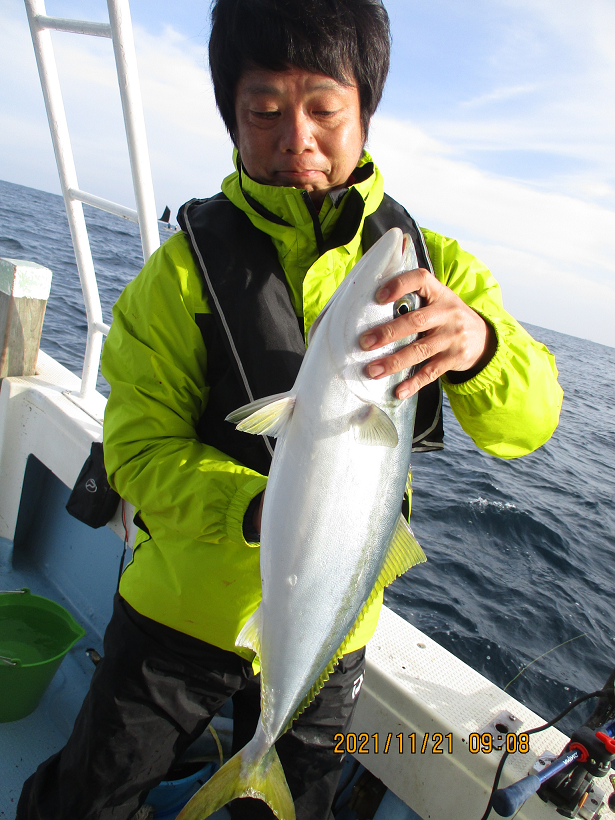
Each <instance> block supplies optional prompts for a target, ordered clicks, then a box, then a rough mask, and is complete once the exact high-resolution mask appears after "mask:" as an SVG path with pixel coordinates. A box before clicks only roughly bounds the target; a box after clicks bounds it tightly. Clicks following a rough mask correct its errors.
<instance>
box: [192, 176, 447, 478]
mask: <svg viewBox="0 0 615 820" xmlns="http://www.w3.org/2000/svg"><path fill="white" fill-rule="evenodd" d="M252 204H253V203H252ZM257 205H258V208H259V210H260V212H261V213H262V215H263V216H266V217H267V218H269V219H271V220H272V221H276V222H278V223H282V224H287V223H285V222H284V221H283V220H282V219H281V218H280V217H278V216H276V215H275V214H271V213H270V212H269V211H266V209H264V208H263V207H262V206H260V205H259V204H258V203H257ZM363 208H364V202H363V199H362V197H361V196H360V194H359V193H358V192H357V191H356V190H355V189H351V190H350V191H349V192H348V194H347V195H346V201H345V202H344V211H343V213H342V214H341V215H340V218H339V220H338V222H337V223H336V226H335V229H334V231H333V235H332V236H331V237H329V239H328V240H327V242H326V244H323V245H322V247H321V248H320V250H321V253H324V252H326V251H327V250H329V249H332V248H335V247H339V246H341V245H344V244H346V243H347V242H349V241H350V240H351V239H352V237H353V236H354V235H355V234H356V232H357V230H358V228H359V226H360V224H361V219H362V217H363ZM177 221H178V222H179V225H180V226H181V228H182V230H183V231H184V233H185V234H186V236H187V238H188V241H189V243H190V247H191V248H192V253H193V255H194V258H195V261H196V263H197V267H198V268H199V270H200V271H201V273H202V275H203V278H204V282H205V288H206V292H207V295H208V299H209V306H210V308H211V311H212V313H211V314H197V316H196V317H195V319H196V322H197V324H198V326H199V328H200V330H201V333H202V334H203V340H204V342H205V347H206V349H207V383H208V385H209V386H210V387H209V396H208V401H207V407H206V409H205V412H204V413H203V416H202V417H201V419H200V421H199V424H198V426H197V433H198V435H199V437H200V439H201V440H202V441H203V442H204V443H205V444H210V445H212V446H213V447H216V448H217V449H218V450H220V451H222V452H223V453H226V454H227V455H229V456H231V457H233V458H235V459H237V461H239V462H240V463H241V464H245V465H246V466H247V467H250V468H251V469H253V470H256V471H257V472H259V473H262V474H263V475H267V474H268V473H269V467H270V464H271V456H272V455H273V447H274V446H275V439H269V438H267V437H265V436H252V435H249V434H248V433H240V432H238V431H237V430H236V429H235V427H234V425H232V424H230V423H229V422H226V421H225V420H224V419H225V417H226V416H227V415H228V414H229V413H230V412H231V411H233V410H236V409H237V408H238V407H241V406H242V405H244V404H247V403H248V402H251V401H254V400H255V399H260V398H264V397H265V396H270V395H273V394H275V393H284V392H286V391H287V390H290V389H291V388H292V386H293V384H294V382H295V379H296V377H297V374H298V372H299V368H300V366H301V361H302V359H303V356H304V355H305V342H304V336H303V327H302V325H303V320H302V319H298V318H297V316H296V314H295V311H294V309H293V306H292V303H291V299H290V296H289V293H288V287H287V283H286V276H285V275H284V271H283V270H282V266H281V265H280V263H279V261H278V255H277V251H276V249H275V246H274V244H273V242H272V240H271V239H270V237H269V236H268V235H267V234H265V233H263V232H262V231H259V230H258V229H257V228H255V227H254V225H253V224H252V223H251V222H250V220H249V218H248V217H247V215H246V214H245V213H244V212H243V211H241V210H240V209H239V208H236V207H235V206H234V205H233V204H232V203H231V202H230V200H229V199H228V198H227V197H226V196H225V195H224V194H221V193H220V194H217V195H216V196H214V197H212V198H211V199H201V200H197V199H193V200H191V201H190V202H187V203H186V204H185V205H183V206H182V208H181V209H180V211H179V213H178V215H177ZM393 227H398V228H401V229H402V231H404V233H409V234H410V236H411V237H412V239H413V241H414V245H415V248H416V252H417V256H418V261H419V265H420V266H421V267H424V268H427V269H428V270H431V271H432V272H433V268H432V266H431V260H430V259H429V255H428V253H427V247H426V246H425V242H424V239H423V235H422V234H421V232H420V230H419V228H418V226H417V225H416V223H415V221H414V220H413V219H412V217H411V216H410V215H409V214H408V213H407V212H406V211H405V209H404V208H402V206H401V205H399V204H398V203H397V202H395V200H393V199H391V198H390V197H388V196H386V195H385V197H384V199H383V201H382V203H381V205H380V207H379V208H378V209H377V210H376V212H375V213H374V214H372V215H371V216H368V217H367V218H366V219H365V222H364V226H363V236H362V243H363V250H364V251H367V250H368V249H369V248H370V247H371V246H372V245H373V244H374V243H375V242H376V241H377V240H378V239H379V238H380V237H381V236H382V235H383V234H384V233H386V231H388V230H389V229H390V228H393ZM442 438H443V428H442V388H441V385H440V382H439V381H437V382H433V383H432V384H430V385H427V386H426V387H424V388H423V389H422V390H421V391H420V392H419V398H418V406H417V415H416V421H415V426H414V447H413V450H415V451H416V450H419V451H427V450H439V449H442V447H443V444H442Z"/></svg>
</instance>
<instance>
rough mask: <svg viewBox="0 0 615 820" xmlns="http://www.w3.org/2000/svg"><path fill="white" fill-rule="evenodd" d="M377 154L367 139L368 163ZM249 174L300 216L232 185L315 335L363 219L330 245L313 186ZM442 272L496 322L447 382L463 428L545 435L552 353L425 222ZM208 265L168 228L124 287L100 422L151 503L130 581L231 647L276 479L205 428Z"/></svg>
mask: <svg viewBox="0 0 615 820" xmlns="http://www.w3.org/2000/svg"><path fill="white" fill-rule="evenodd" d="M368 161H371V158H370V157H369V156H368V155H367V154H364V156H363V158H362V161H361V163H360V164H365V163H366V162H368ZM241 183H242V185H243V189H244V190H245V191H247V192H248V193H249V194H250V195H251V196H252V197H254V199H256V200H257V201H258V202H259V203H261V204H262V205H264V206H265V208H267V210H269V211H271V212H273V213H274V214H277V215H278V216H280V217H282V219H284V220H285V221H286V222H288V223H290V225H291V226H292V227H288V226H284V225H277V224H275V223H273V222H271V221H269V220H267V219H266V218H264V217H262V216H260V215H259V214H258V213H256V211H254V210H253V208H252V207H251V206H250V205H249V204H248V202H247V201H246V199H245V198H244V196H243V193H242V189H241V186H240V182H239V175H238V173H237V172H235V173H233V174H231V175H230V176H229V177H227V178H226V179H225V180H224V182H223V184H222V190H223V192H224V193H225V194H226V195H227V196H228V198H229V199H230V200H231V202H232V203H233V204H234V205H235V206H237V207H238V208H240V209H241V210H243V211H244V212H245V213H246V214H247V215H248V217H249V218H250V220H251V222H252V223H253V224H254V225H255V226H256V227H257V228H258V229H260V230H261V231H264V232H265V233H267V234H269V235H270V236H271V238H272V240H273V242H274V244H275V247H276V249H277V252H278V258H279V260H280V263H281V265H282V267H283V269H284V272H285V274H286V278H287V281H288V285H289V291H290V294H291V300H292V303H293V307H294V308H295V311H296V313H297V314H298V315H299V316H303V317H304V322H305V332H306V334H307V332H308V330H309V328H310V326H311V324H312V322H313V321H314V319H315V318H316V317H317V316H318V314H319V313H320V311H321V309H322V308H323V306H324V305H325V304H326V302H327V301H328V299H329V297H330V296H331V295H332V293H333V292H334V291H335V289H336V288H337V286H338V285H339V284H340V282H341V281H342V279H343V278H344V277H345V276H346V274H347V273H348V272H349V271H350V269H351V268H352V267H353V265H354V264H355V263H356V262H357V261H358V260H359V258H360V257H361V255H362V250H361V230H362V227H363V226H362V224H361V228H360V230H359V231H358V232H357V234H356V235H355V237H354V238H353V239H352V240H351V241H350V242H349V243H348V244H347V245H345V246H342V247H339V248H335V249H334V250H331V251H328V252H326V253H325V254H324V255H323V256H321V257H320V258H319V257H318V252H317V247H316V239H315V236H314V226H313V222H312V218H311V216H310V214H309V213H308V210H307V207H306V205H305V203H304V202H303V200H302V198H301V190H299V189H296V188H281V187H272V186H265V185H260V184H258V183H256V182H254V181H253V180H251V179H250V178H249V177H248V176H247V174H245V173H243V174H242V177H241ZM353 187H355V188H356V189H357V190H358V191H359V193H360V194H361V196H362V197H363V199H364V201H365V214H364V216H368V215H370V214H372V213H373V212H374V211H375V210H376V209H377V207H378V206H379V205H380V202H381V201H382V197H383V181H382V177H381V175H380V173H379V171H378V169H377V168H376V167H375V166H374V172H373V173H372V174H371V176H369V177H368V179H366V180H365V181H363V182H359V183H356V184H355V185H354V186H353ZM342 208H343V203H342V205H341V207H340V208H336V207H335V205H334V203H333V201H332V199H331V197H330V196H327V197H326V199H325V202H324V204H323V206H322V208H321V211H320V214H319V218H320V223H321V228H322V231H323V234H324V237H325V240H326V238H327V236H328V235H329V234H330V232H331V230H332V228H333V226H334V225H335V222H336V220H337V218H338V217H339V214H340V213H341V211H342ZM423 235H424V237H425V241H426V243H427V248H428V250H429V254H430V256H431V259H432V262H433V266H434V270H435V274H436V276H437V278H438V279H439V280H440V281H441V282H443V283H444V284H445V285H447V286H448V287H450V288H452V290H454V291H455V293H457V294H458V295H459V296H460V297H461V298H462V299H463V300H464V301H465V302H466V304H468V305H470V306H471V307H472V308H473V309H474V310H476V311H477V312H478V313H480V315H481V316H483V317H484V318H485V320H486V321H488V322H489V323H490V324H491V325H492V326H493V327H494V329H495V332H496V336H497V342H498V344H497V350H496V353H495V355H494V357H493V359H492V360H491V361H490V362H489V364H488V365H487V366H486V367H485V368H484V369H483V370H482V371H481V372H480V373H479V374H478V375H477V376H475V377H474V378H472V379H470V380H469V381H467V382H464V383H462V384H451V383H449V382H448V381H447V380H446V378H443V380H442V382H443V385H444V389H445V391H446V393H447V395H448V398H449V401H450V404H451V407H452V409H453V412H454V414H455V416H456V417H457V419H458V421H459V423H460V424H461V426H462V427H463V429H464V430H465V431H466V433H468V435H469V436H471V437H472V439H473V440H474V442H475V443H476V445H477V446H478V447H480V448H481V449H483V450H485V451H486V452H488V453H491V454H492V455H495V456H499V457H501V458H515V457H517V456H521V455H524V454H526V453H529V452H531V451H532V450H535V449H536V448H537V447H540V446H541V445H542V444H544V442H545V441H547V440H548V439H549V437H550V436H551V435H552V433H553V431H554V429H555V427H556V425H557V421H558V417H559V410H560V405H561V400H562V390H561V388H560V387H559V385H558V383H557V370H556V367H555V361H554V359H553V356H551V354H550V353H549V351H548V350H547V349H546V347H545V346H544V345H542V344H539V343H537V342H535V341H534V340H533V339H532V338H531V337H530V336H529V335H528V334H527V333H526V331H525V330H524V329H523V328H522V327H521V326H520V325H519V324H518V323H517V322H516V321H515V320H514V319H513V318H512V317H511V316H509V315H508V314H507V313H506V312H505V311H504V309H503V307H502V301H501V295H500V289H499V286H498V284H497V282H496V281H495V280H494V279H493V277H492V276H491V274H490V272H489V271H488V270H487V269H486V268H485V266H484V265H482V264H481V263H480V262H479V261H478V260H477V259H475V258H474V257H472V256H471V255H470V254H468V253H466V252H465V251H463V250H462V249H461V248H460V247H459V245H458V244H457V242H455V241H454V240H452V239H447V238H446V237H444V236H440V235H438V234H436V233H433V232H432V231H428V230H423ZM210 312H211V311H210V308H209V306H208V304H207V296H206V293H205V290H204V285H203V280H202V276H201V274H200V272H199V271H198V269H197V267H196V264H195V262H194V259H193V257H192V253H191V250H190V248H189V245H188V241H187V239H186V237H185V236H184V235H183V234H176V235H174V236H173V237H172V238H171V239H169V240H167V241H166V242H165V243H164V245H162V247H161V248H160V249H159V250H158V251H156V253H154V254H153V255H152V257H151V258H150V259H149V260H148V262H147V263H146V265H145V266H144V268H143V270H142V271H141V273H140V274H139V275H138V276H137V277H136V279H134V281H132V282H131V283H130V284H129V285H128V286H127V287H126V289H125V290H124V292H123V293H122V295H121V296H120V298H119V300H118V302H117V304H116V305H115V307H114V310H113V324H112V326H111V331H110V333H109V336H108V338H107V341H106V343H105V346H104V351H103V357H102V372H103V374H104V376H105V378H106V379H107V381H108V382H109V384H110V385H111V395H110V398H109V401H108V404H107V409H106V413H105V423H104V449H105V464H106V468H107V472H108V474H109V480H110V482H111V485H112V486H113V487H114V488H115V489H116V490H117V491H118V492H119V493H120V494H121V496H122V497H123V498H124V499H126V500H127V501H129V502H130V503H132V504H134V506H135V507H136V509H137V510H139V511H140V514H141V517H142V519H143V521H144V522H145V524H146V526H147V528H148V530H149V532H150V534H151V537H148V536H147V535H146V534H145V533H143V532H140V533H139V536H138V538H137V542H136V548H135V552H134V558H133V560H132V562H131V563H130V564H129V566H128V567H127V569H126V570H125V572H124V574H123V576H122V580H121V584H120V593H121V595H122V596H123V597H124V598H125V599H126V600H127V601H128V602H129V603H130V604H131V605H132V606H133V607H134V608H135V609H136V610H137V611H138V612H140V613H141V614H143V615H145V616H147V617H149V618H152V619H153V620H155V621H158V622H160V623H163V624H166V625H167V626H170V627H172V628H173V629H177V630H179V631H180V632H184V633H187V634H189V635H193V636H194V637H196V638H199V639H201V640H204V641H207V642H208V643H210V644H214V645H216V646H219V647H222V648H223V649H226V650H230V651H234V652H237V653H238V654H240V655H242V656H243V657H246V658H248V659H251V658H252V653H251V652H250V651H249V650H246V649H243V648H236V647H235V638H236V636H237V634H238V633H239V631H240V629H241V627H242V626H243V624H244V623H245V621H246V620H247V619H248V617H249V616H250V615H251V613H252V612H253V611H254V610H255V609H256V607H257V606H258V603H259V601H260V598H261V585H260V572H259V552H260V550H259V545H258V544H249V543H247V542H246V541H245V540H244V537H243V519H244V515H245V513H246V510H247V507H248V505H249V503H250V501H251V500H252V498H254V496H256V495H258V494H259V493H260V492H261V491H262V490H263V489H264V488H265V486H266V483H267V479H266V478H265V477H264V476H262V475H259V474H258V473H255V472H254V471H252V470H250V469H248V468H247V467H244V466H242V465H241V464H239V463H237V462H236V461H234V460H233V459H231V458H229V457H228V456H226V455H225V454H224V453H222V452H220V451H219V450H217V449H216V448H215V447H212V446H208V445H205V444H203V443H202V442H201V441H200V439H199V438H197V435H196V433H195V427H196V425H197V423H198V421H199V419H200V417H201V415H202V414H203V411H204V409H205V406H206V404H207V396H208V385H207V350H206V349H205V346H204V342H203V337H202V335H201V332H200V330H199V328H198V327H197V325H196V323H195V314H203V313H210ZM381 602H382V598H381V597H380V598H379V599H378V600H377V601H376V602H375V603H374V605H373V606H372V607H371V610H370V612H369V613H368V615H367V616H366V618H365V619H364V620H363V622H362V623H361V625H360V627H359V628H358V629H357V631H356V633H355V636H354V638H353V640H352V641H351V643H350V645H349V647H348V649H347V651H349V652H350V651H352V650H354V649H358V648H360V647H361V646H363V645H364V644H365V643H366V642H367V641H368V640H369V639H370V637H371V636H372V634H373V632H374V630H375V628H376V624H377V621H378V614H379V611H380V606H381Z"/></svg>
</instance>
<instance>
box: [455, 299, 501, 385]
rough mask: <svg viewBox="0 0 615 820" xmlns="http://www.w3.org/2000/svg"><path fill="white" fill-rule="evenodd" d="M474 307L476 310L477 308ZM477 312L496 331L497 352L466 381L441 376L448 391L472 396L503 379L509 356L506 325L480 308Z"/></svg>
mask: <svg viewBox="0 0 615 820" xmlns="http://www.w3.org/2000/svg"><path fill="white" fill-rule="evenodd" d="M472 309H473V310H475V308H472ZM476 313H478V315H479V316H481V317H482V319H483V320H484V321H485V322H486V323H487V324H488V325H490V327H492V328H493V330H494V332H495V338H496V348H495V353H494V354H493V356H492V357H491V359H490V360H489V362H488V363H487V364H486V365H485V366H484V367H483V369H482V370H480V371H479V372H478V373H477V374H476V375H475V376H472V378H470V379H468V380H467V381H465V382H460V383H458V384H456V383H455V382H452V381H450V380H449V379H447V378H446V374H444V375H443V376H442V377H441V378H442V384H443V386H444V387H446V392H447V393H455V394H457V395H458V396H471V395H472V394H473V393H478V392H480V391H481V390H485V388H488V387H490V386H491V385H493V384H494V383H496V382H499V381H500V380H501V373H502V370H503V368H504V367H505V364H506V361H507V359H508V356H509V351H508V345H507V335H508V334H507V330H506V327H505V326H504V324H503V323H502V322H500V321H498V320H497V319H494V318H493V317H491V316H485V315H484V314H483V313H481V312H480V310H476Z"/></svg>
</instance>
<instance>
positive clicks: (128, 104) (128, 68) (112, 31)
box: [25, 0, 160, 421]
mask: <svg viewBox="0 0 615 820" xmlns="http://www.w3.org/2000/svg"><path fill="white" fill-rule="evenodd" d="M25 4H26V10H27V13H28V21H29V23H30V31H31V34H32V42H33V44H34V52H35V54H36V63H37V67H38V73H39V77H40V81H41V86H42V90H43V97H44V99H45V108H46V110H47V118H48V120H49V128H50V131H51V139H52V142H53V150H54V153H55V158H56V163H57V166H58V173H59V175H60V183H61V186H62V194H63V196H64V204H65V206H66V214H67V217H68V224H69V227H70V233H71V237H72V241H73V248H74V250H75V259H76V261H77V268H78V271H79V279H80V282H81V290H82V292H83V299H84V302H85V310H86V315H87V327H88V332H87V343H86V350H85V358H84V363H83V371H82V376H81V388H80V391H79V393H69V392H68V391H67V392H66V395H67V397H68V398H69V399H70V400H71V401H73V402H74V403H75V404H77V405H78V406H79V407H81V408H82V409H83V410H85V412H86V413H88V414H89V415H91V416H93V417H94V418H96V420H98V421H101V419H100V417H99V416H100V413H99V411H98V410H95V409H94V406H95V404H94V403H92V402H91V399H92V398H93V395H94V393H95V391H96V379H97V377H98V369H99V366H100V354H101V351H102V342H103V336H105V335H106V334H107V333H108V332H109V326H108V325H107V324H105V323H104V322H103V317H102V309H101V305H100V296H99V293H98V285H97V284H96V273H95V270H94V262H93V260H92V252H91V249H90V242H89V239H88V233H87V228H86V224H85V219H84V216H83V206H82V203H84V202H85V203H87V204H88V205H91V206H93V207H95V208H100V209H101V210H103V211H108V212H109V213H112V214H115V215H116V216H120V217H123V218H124V219H129V220H130V221H132V222H136V223H137V224H138V225H139V229H140V232H141V244H142V247H143V258H144V260H147V259H148V258H149V257H150V256H151V254H152V253H153V252H154V251H155V250H156V248H157V247H158V246H159V245H160V238H159V234H158V220H157V218H156V205H155V202H154V188H153V185H152V175H151V169H150V162H149V152H148V148H147V139H146V134H145V121H144V117H143V105H142V101H141V89H140V85H139V76H138V73H137V59H136V54H135V47H134V40H133V34H132V22H131V19H130V9H129V6H128V0H107V7H108V11H109V23H108V24H107V23H93V22H88V21H83V20H67V19H63V18H60V17H49V16H47V14H46V11H45V3H44V0H25ZM51 31H68V32H72V33H73V34H88V35H91V36H93V37H107V38H109V39H111V40H112V41H113V51H114V54H115V64H116V70H117V76H118V83H119V88H120V97H121V101H122V111H123V115H124V126H125V130H126V139H127V143H128V153H129V157H130V167H131V172H132V182H133V188H134V193H135V201H136V206H137V207H136V210H133V209H131V208H125V207H124V206H123V205H117V204H116V203H115V202H110V201H109V200H106V199H103V198H101V197H98V196H95V195H94V194H90V193H86V192H85V191H82V190H80V189H79V185H78V183H77V172H76V169H75V163H74V159H73V152H72V147H71V141H70V135H69V133H68V124H67V121H66V114H65V110H64V103H63V100H62V93H61V89H60V80H59V77H58V71H57V67H56V61H55V55H54V51H53V44H52V41H51Z"/></svg>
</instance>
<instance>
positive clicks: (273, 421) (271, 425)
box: [226, 393, 295, 438]
mask: <svg viewBox="0 0 615 820" xmlns="http://www.w3.org/2000/svg"><path fill="white" fill-rule="evenodd" d="M294 406H295V396H294V394H292V393H277V394H276V395H275V396H267V398H265V399H257V400H256V401H253V402H252V403H251V404H244V406H243V407H239V408H238V409H237V410H233V412H232V413H229V415H228V416H227V417H226V421H230V422H232V423H233V424H236V425H237V429H238V430H240V431H241V432H242V433H251V434H252V435H255V436H256V435H265V434H266V435H268V436H274V437H276V438H277V437H278V436H281V435H282V433H283V432H284V430H285V428H286V425H287V423H288V421H289V420H290V417H291V416H292V414H293V408H294Z"/></svg>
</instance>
